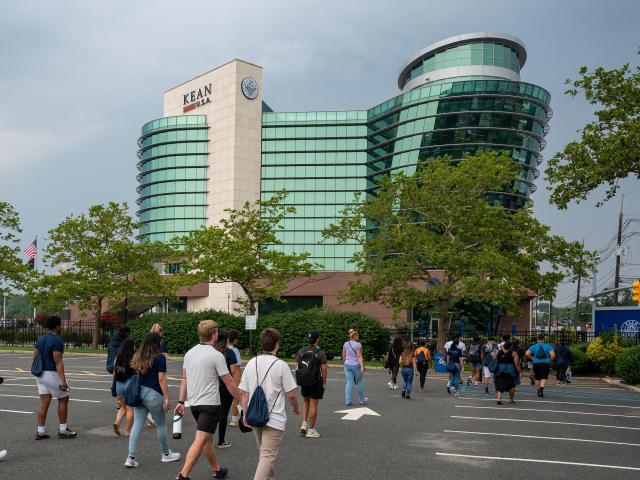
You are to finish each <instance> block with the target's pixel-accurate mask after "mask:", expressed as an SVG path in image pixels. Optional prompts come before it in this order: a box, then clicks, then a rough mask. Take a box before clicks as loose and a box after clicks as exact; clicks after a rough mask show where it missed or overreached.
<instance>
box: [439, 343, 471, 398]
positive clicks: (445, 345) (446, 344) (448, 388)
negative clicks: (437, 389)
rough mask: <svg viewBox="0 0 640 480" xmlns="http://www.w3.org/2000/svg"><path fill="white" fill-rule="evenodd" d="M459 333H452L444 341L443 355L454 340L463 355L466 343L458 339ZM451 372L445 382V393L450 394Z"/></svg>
mask: <svg viewBox="0 0 640 480" xmlns="http://www.w3.org/2000/svg"><path fill="white" fill-rule="evenodd" d="M460 337H461V335H460V334H459V333H456V334H455V335H453V336H452V337H451V339H450V340H448V341H447V342H445V344H444V350H443V353H444V355H445V358H446V356H447V352H448V351H449V349H450V348H451V345H453V342H455V341H456V340H457V341H458V348H459V349H460V350H462V353H463V355H464V352H465V350H466V348H467V347H466V345H465V344H464V342H463V341H462V340H461V339H460ZM451 376H452V375H451V372H449V381H448V382H447V393H449V394H451Z"/></svg>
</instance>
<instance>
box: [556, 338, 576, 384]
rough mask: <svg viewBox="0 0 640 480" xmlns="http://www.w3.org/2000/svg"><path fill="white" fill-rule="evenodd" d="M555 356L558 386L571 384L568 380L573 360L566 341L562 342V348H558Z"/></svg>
mask: <svg viewBox="0 0 640 480" xmlns="http://www.w3.org/2000/svg"><path fill="white" fill-rule="evenodd" d="M555 354H556V357H555V364H556V385H562V384H563V383H571V382H570V381H568V380H567V369H568V368H569V366H570V365H571V362H572V361H573V358H572V356H571V350H569V347H567V341H566V340H560V346H559V347H558V348H556V350H555Z"/></svg>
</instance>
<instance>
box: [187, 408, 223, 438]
mask: <svg viewBox="0 0 640 480" xmlns="http://www.w3.org/2000/svg"><path fill="white" fill-rule="evenodd" d="M220 413H221V407H220V405H194V406H192V407H191V414H192V415H193V418H195V419H196V424H197V425H196V430H199V431H200V432H207V433H212V434H213V433H216V427H217V426H218V422H219V421H220Z"/></svg>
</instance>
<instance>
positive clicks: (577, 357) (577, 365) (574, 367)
mask: <svg viewBox="0 0 640 480" xmlns="http://www.w3.org/2000/svg"><path fill="white" fill-rule="evenodd" d="M587 345H588V344H586V343H580V344H577V345H571V346H570V347H569V350H571V357H572V358H573V363H572V364H571V372H572V373H574V374H578V375H584V374H588V373H596V372H597V371H598V367H597V366H596V365H595V364H594V363H593V362H592V361H591V360H589V358H587Z"/></svg>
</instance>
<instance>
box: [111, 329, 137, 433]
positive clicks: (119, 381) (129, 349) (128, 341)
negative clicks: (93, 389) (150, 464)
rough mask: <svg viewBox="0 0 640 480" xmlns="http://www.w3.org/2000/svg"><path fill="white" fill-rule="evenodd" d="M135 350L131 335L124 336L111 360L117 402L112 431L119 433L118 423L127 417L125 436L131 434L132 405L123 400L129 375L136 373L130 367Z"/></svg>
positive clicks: (129, 378)
mask: <svg viewBox="0 0 640 480" xmlns="http://www.w3.org/2000/svg"><path fill="white" fill-rule="evenodd" d="M135 352H136V345H135V342H134V341H133V339H132V338H131V337H127V338H125V340H124V341H123V342H122V345H121V347H120V351H119V352H118V355H117V356H116V358H115V359H114V362H113V387H112V389H113V390H114V391H115V394H116V401H117V402H118V407H119V409H118V413H117V414H116V421H115V422H113V431H114V432H115V433H116V435H120V434H121V433H120V424H121V423H122V420H123V419H124V417H125V416H126V417H127V422H126V426H125V436H127V437H128V436H129V435H130V434H131V428H132V427H133V407H130V406H128V405H127V404H125V402H124V395H125V391H126V390H127V387H128V386H129V381H130V380H131V377H133V375H134V374H135V373H136V372H135V370H134V369H133V368H131V359H132V358H133V354H134V353H135Z"/></svg>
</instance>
